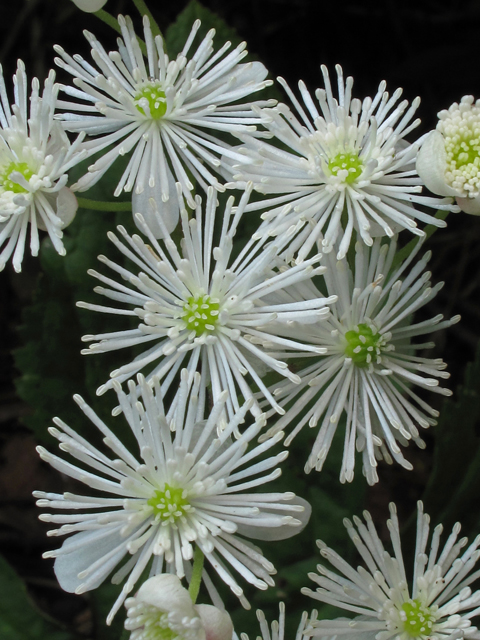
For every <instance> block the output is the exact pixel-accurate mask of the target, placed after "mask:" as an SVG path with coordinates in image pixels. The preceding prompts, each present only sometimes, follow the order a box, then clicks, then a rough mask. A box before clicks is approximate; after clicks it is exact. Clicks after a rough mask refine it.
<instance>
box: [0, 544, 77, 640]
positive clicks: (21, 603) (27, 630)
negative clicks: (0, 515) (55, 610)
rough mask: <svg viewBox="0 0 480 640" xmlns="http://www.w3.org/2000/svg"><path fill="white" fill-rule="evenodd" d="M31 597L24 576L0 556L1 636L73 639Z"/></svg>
mask: <svg viewBox="0 0 480 640" xmlns="http://www.w3.org/2000/svg"><path fill="white" fill-rule="evenodd" d="M75 637H76V636H74V635H72V634H70V633H67V632H66V631H64V630H62V629H61V628H60V627H59V626H57V625H55V624H54V623H53V622H52V621H51V620H47V619H46V618H45V617H44V616H43V615H42V613H41V612H40V611H39V610H38V609H37V608H36V606H35V605H34V603H33V602H32V601H31V599H30V597H29V595H28V593H27V589H26V588H25V585H24V584H23V582H22V580H21V579H20V578H19V576H18V575H17V574H16V573H15V571H14V570H13V569H12V567H11V566H10V565H9V564H8V563H7V562H6V560H5V559H4V558H2V557H1V556H0V638H2V640H37V639H38V640H47V639H48V640H73V639H74V638H75Z"/></svg>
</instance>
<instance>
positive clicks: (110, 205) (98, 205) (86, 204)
mask: <svg viewBox="0 0 480 640" xmlns="http://www.w3.org/2000/svg"><path fill="white" fill-rule="evenodd" d="M77 200H78V206H79V207H81V208H82V209H93V210H94V211H131V210H132V203H131V202H102V201H101V200H89V199H88V198H77Z"/></svg>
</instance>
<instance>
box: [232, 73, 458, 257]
mask: <svg viewBox="0 0 480 640" xmlns="http://www.w3.org/2000/svg"><path fill="white" fill-rule="evenodd" d="M336 71H337V75H338V99H337V98H335V97H334V93H333V91H332V87H331V84H330V78H329V75H328V70H327V68H326V67H325V66H322V73H323V78H324V84H325V89H317V91H316V93H315V95H316V98H317V100H318V104H319V107H320V110H319V109H318V107H317V105H316V104H315V103H314V100H313V98H312V96H311V95H310V93H309V91H308V90H307V88H306V86H305V84H304V83H303V82H300V83H299V89H300V93H301V96H302V100H303V103H304V104H303V105H302V104H301V103H300V102H299V101H298V100H297V98H296V97H295V95H294V93H293V92H292V91H291V89H290V88H289V87H288V85H287V84H286V82H285V80H283V78H278V80H279V82H280V83H281V84H282V86H283V87H284V89H285V90H286V92H287V94H288V97H289V98H290V100H291V102H292V104H293V105H294V109H295V111H296V113H295V112H294V111H292V110H290V108H289V107H288V106H287V105H284V104H280V105H278V106H277V107H275V108H266V109H263V110H262V111H261V115H262V116H263V119H264V124H265V127H266V128H267V129H268V130H269V131H270V132H271V133H272V134H273V135H274V136H275V138H276V139H277V140H278V141H279V142H281V143H282V148H281V149H280V148H278V147H276V146H274V145H272V144H270V143H267V142H265V141H263V140H260V139H258V140H256V139H253V138H252V139H249V140H247V139H245V146H244V148H243V149H240V150H239V152H243V154H244V160H243V163H237V164H235V163H231V164H232V165H233V169H232V170H233V171H234V173H235V172H236V173H235V175H234V182H232V183H231V184H230V185H227V186H235V187H240V186H242V185H243V184H244V183H245V181H246V180H251V181H253V182H254V184H255V189H256V190H257V191H259V192H260V193H262V194H266V195H268V196H271V197H270V198H267V199H262V200H261V201H259V202H258V203H254V204H251V205H250V206H249V210H252V211H253V210H258V209H262V210H263V209H266V211H265V212H264V213H263V214H262V218H263V219H264V223H263V224H262V226H261V227H260V229H259V231H258V235H259V236H261V235H262V234H263V235H265V234H267V235H275V236H276V235H279V234H281V233H288V234H290V235H293V240H292V243H291V246H290V254H291V255H292V256H293V255H296V254H297V252H298V257H297V259H298V260H301V259H303V258H304V257H305V256H307V255H308V254H309V252H310V250H311V249H312V247H313V246H314V245H315V243H316V241H317V240H318V238H319V237H320V235H321V234H323V237H322V250H323V251H325V252H327V251H330V250H331V249H332V247H333V245H334V243H335V242H336V240H337V239H338V246H337V251H338V255H337V257H338V259H341V258H343V257H344V256H345V255H346V253H347V250H348V247H349V246H350V243H351V238H352V232H353V231H354V230H356V232H357V234H358V235H359V236H360V238H361V239H362V240H363V242H365V243H366V244H367V245H371V244H372V238H373V237H375V236H384V235H387V236H390V237H391V236H393V235H394V233H396V232H397V231H400V230H401V229H409V230H410V231H411V232H412V233H415V234H417V235H423V231H421V230H420V229H418V228H417V222H416V221H417V220H418V221H420V222H428V223H430V224H434V225H436V226H439V227H444V226H445V222H444V221H442V220H439V219H437V218H434V217H433V216H432V215H430V214H427V213H424V212H423V211H422V210H420V209H418V208H416V207H415V205H421V206H424V205H425V206H428V207H432V208H434V209H441V210H452V209H455V207H452V205H451V204H449V203H450V202H451V200H449V199H442V200H439V199H436V198H431V197H430V198H429V197H425V196H422V195H421V191H422V181H421V179H420V178H419V177H418V175H417V173H416V171H415V160H416V156H417V150H418V144H416V143H414V144H410V143H408V142H407V141H406V139H405V138H406V136H407V135H408V134H409V133H410V132H411V131H412V130H413V129H415V127H417V126H418V124H419V122H420V121H419V120H418V119H417V120H413V117H414V114H415V112H416V110H417V108H418V106H419V104H420V99H419V98H416V99H415V100H414V101H413V103H412V104H411V105H410V106H409V104H408V101H407V100H403V101H402V102H400V103H398V100H399V98H400V96H401V94H402V90H401V89H397V90H396V91H395V92H394V93H393V95H392V96H390V94H389V93H388V92H387V91H386V83H385V82H381V83H380V85H379V87H378V91H377V93H376V95H375V96H374V98H373V99H372V98H365V99H364V100H363V101H361V100H359V99H358V98H353V96H352V86H353V78H351V77H348V78H347V79H346V80H344V77H343V71H342V68H341V67H340V66H339V65H337V67H336Z"/></svg>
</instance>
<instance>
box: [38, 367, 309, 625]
mask: <svg viewBox="0 0 480 640" xmlns="http://www.w3.org/2000/svg"><path fill="white" fill-rule="evenodd" d="M139 385H140V391H141V396H142V402H139V401H137V397H138V394H137V391H136V389H135V384H134V383H133V381H131V383H130V385H129V390H130V393H129V394H128V395H127V394H125V393H124V392H123V391H122V389H121V387H120V385H119V384H118V383H116V384H115V390H116V392H117V394H118V399H119V402H120V406H121V408H122V411H123V414H124V416H125V418H126V420H127V423H128V427H129V428H130V429H131V431H132V434H133V436H134V437H135V439H136V441H137V443H138V453H137V454H136V455H134V453H132V452H131V451H129V450H128V449H127V448H126V447H125V445H124V444H123V443H122V442H121V441H120V439H119V438H118V437H117V436H116V435H115V433H114V432H113V431H112V430H111V429H110V428H109V427H108V426H107V425H106V424H105V423H104V422H103V421H102V420H101V419H100V418H99V417H98V416H97V415H96V414H95V413H94V412H93V410H92V409H91V408H90V407H89V406H88V405H87V404H86V403H85V401H84V400H83V399H82V398H81V397H80V396H75V397H74V399H75V401H76V402H77V404H78V405H79V406H80V408H81V409H82V411H83V412H84V413H85V415H86V416H87V417H88V418H89V419H90V420H91V421H92V422H93V424H94V425H95V426H96V427H97V429H98V430H99V431H100V432H101V433H102V435H103V436H104V443H105V445H106V447H107V448H108V450H109V451H110V453H109V455H108V454H105V453H103V451H100V450H99V449H97V448H96V447H94V446H93V445H92V444H91V443H90V442H88V441H87V440H86V439H85V438H83V437H81V436H80V435H78V434H77V433H76V432H75V431H73V430H72V429H71V428H70V427H69V426H68V425H66V424H65V423H64V422H63V421H62V420H60V419H59V418H55V419H54V423H55V425H56V427H55V428H50V429H49V431H50V433H51V435H53V436H54V437H55V438H57V439H58V440H59V442H60V448H61V449H62V451H64V452H67V453H69V454H70V455H71V456H73V458H75V459H76V461H78V463H79V466H77V464H75V463H74V464H72V463H70V462H66V461H64V460H63V459H62V458H59V457H58V456H56V455H54V454H52V453H49V452H48V451H46V450H45V449H44V448H43V447H38V448H37V450H38V452H39V454H40V456H41V458H42V460H45V461H46V462H48V463H49V464H51V465H52V467H54V468H55V469H56V470H57V471H59V472H61V473H63V474H65V475H67V476H69V477H71V478H73V479H75V480H77V481H79V482H81V483H83V484H85V485H87V486H88V487H90V488H91V489H95V490H96V491H97V492H99V494H100V495H99V494H98V493H97V494H96V495H95V496H89V495H74V494H72V493H65V494H56V493H45V492H42V491H37V492H35V494H34V495H35V497H36V498H38V502H37V504H38V505H39V506H41V507H47V508H50V509H54V510H56V509H60V510H67V511H73V513H68V514H66V515H64V514H43V515H42V516H40V518H41V520H43V521H45V522H52V523H55V524H59V525H60V527H59V528H58V529H53V530H52V531H50V532H49V535H50V536H55V537H56V536H62V535H66V534H70V533H73V534H74V535H72V536H71V537H69V538H68V539H67V540H65V542H64V543H63V545H62V547H61V548H60V549H57V550H54V551H48V552H46V553H45V554H44V557H47V558H56V560H55V573H56V576H57V578H58V581H59V583H60V586H61V587H62V588H63V589H64V590H66V591H69V592H75V593H77V594H79V593H85V592H86V591H90V590H92V589H95V588H96V587H98V586H99V585H100V584H101V583H102V582H104V580H105V579H106V578H107V577H108V576H109V575H110V574H111V573H112V571H113V570H114V569H115V568H116V567H118V565H119V564H120V563H121V562H122V560H124V558H125V557H127V558H128V559H127V560H126V562H124V563H123V564H122V566H120V568H117V570H116V572H115V573H114V575H113V577H112V582H113V583H120V582H122V581H123V580H124V579H125V578H127V580H126V582H125V584H124V587H123V589H122V591H121V593H120V595H119V597H118V599H117V601H116V602H115V604H114V606H113V608H112V610H111V612H110V614H109V616H108V618H107V623H110V622H111V620H112V618H113V616H114V614H115V613H116V612H117V611H118V609H119V608H120V607H121V605H122V603H123V602H124V600H125V598H126V597H127V595H128V594H129V593H130V592H131V591H132V590H133V588H134V586H135V584H136V582H137V581H138V579H139V578H140V576H141V575H142V573H143V571H144V570H145V569H146V568H147V567H148V566H150V576H153V575H158V574H160V573H164V572H166V573H172V574H176V575H177V576H178V577H179V578H183V577H184V576H185V575H187V576H189V575H190V573H191V560H192V558H193V553H194V545H197V546H198V547H199V548H200V550H201V551H202V552H203V554H204V556H205V559H206V561H207V562H208V564H209V565H210V568H211V569H212V570H213V571H214V572H216V573H217V574H218V576H219V577H220V578H221V579H222V580H223V581H224V582H225V583H226V584H227V585H228V586H229V587H230V589H231V590H232V591H233V593H234V594H235V595H236V596H237V597H238V598H239V599H240V601H241V603H242V604H243V606H245V607H249V604H248V601H247V600H246V599H245V597H244V595H243V590H242V588H241V587H240V585H239V584H238V582H237V578H236V577H235V575H234V574H232V572H231V571H230V568H231V569H233V571H234V572H235V573H237V574H239V575H240V576H241V577H242V578H243V579H245V580H246V581H247V582H249V583H251V584H253V585H254V586H256V587H257V588H259V589H266V588H267V587H268V586H269V585H270V586H271V585H273V584H274V581H273V579H272V577H271V576H272V575H273V574H274V573H275V568H274V566H273V565H272V563H271V562H269V561H268V560H267V559H266V558H265V557H264V556H263V554H262V552H261V551H260V550H259V549H258V548H257V547H256V546H254V545H253V544H252V543H251V542H250V541H249V540H248V538H253V539H262V540H282V539H285V538H289V537H291V536H293V535H295V534H296V533H298V532H299V531H301V529H302V527H303V526H305V524H306V523H307V522H308V518H309V516H310V506H309V505H308V503H306V502H305V501H304V500H301V499H300V498H296V497H295V494H293V493H291V492H285V493H263V492H250V491H251V490H252V489H254V488H256V487H260V486H261V485H263V484H264V483H266V482H268V481H270V480H273V479H275V478H278V477H279V476H280V475H281V471H280V469H279V468H278V464H279V463H280V462H282V461H283V460H285V458H286V457H287V452H285V451H282V452H280V453H279V454H276V455H271V456H269V457H262V458H261V459H259V456H260V455H261V454H264V453H265V452H267V451H269V450H270V449H271V448H272V447H273V446H275V444H277V443H278V442H279V441H280V440H281V438H282V435H283V434H281V435H279V436H276V437H274V438H272V439H269V440H268V441H267V442H265V443H264V444H261V445H256V446H253V447H252V448H250V449H249V450H248V451H247V449H248V446H249V444H250V443H251V442H252V440H253V439H254V438H256V436H258V433H259V432H260V429H261V427H262V424H263V421H262V420H257V421H255V423H253V424H251V425H250V426H248V427H247V428H246V429H245V430H244V433H243V434H242V435H240V434H238V439H234V438H232V434H233V433H234V432H237V431H238V427H239V425H240V424H241V423H243V422H244V419H245V414H246V413H247V411H248V408H249V403H247V404H245V405H244V406H243V407H241V408H240V409H239V410H238V411H237V413H236V414H235V416H234V418H233V419H232V420H231V421H230V422H229V423H228V424H227V425H226V426H225V428H224V429H223V430H222V431H221V433H219V434H218V435H217V430H218V418H219V416H220V414H221V413H222V411H223V408H224V404H225V402H226V398H227V395H228V394H227V392H225V393H223V394H222V395H221V397H220V399H219V400H218V401H217V402H216V403H215V404H214V405H213V408H212V410H211V411H210V412H208V413H207V414H206V413H205V404H206V398H205V395H203V394H202V389H203V386H202V384H201V381H200V375H199V374H197V375H196V376H195V379H194V382H193V386H192V388H191V391H190V393H189V381H188V374H187V372H186V371H185V372H184V373H183V375H182V381H181V384H180V388H179V390H178V392H177V394H176V396H175V398H174V400H173V401H172V403H171V405H170V408H169V410H168V411H167V412H166V413H165V410H164V407H163V402H162V393H161V391H160V388H159V385H158V381H154V390H152V388H151V387H150V386H149V385H148V384H146V382H145V379H144V378H143V377H141V376H140V377H139ZM204 418H205V420H204ZM227 565H230V568H228V567H227ZM203 580H204V582H205V584H206V585H207V588H209V590H210V591H212V590H213V594H214V595H213V596H212V599H213V601H214V602H216V600H215V598H216V597H217V596H215V594H216V591H215V589H214V588H213V587H212V586H211V585H212V582H211V580H210V578H209V577H208V575H207V576H205V573H204V575H203Z"/></svg>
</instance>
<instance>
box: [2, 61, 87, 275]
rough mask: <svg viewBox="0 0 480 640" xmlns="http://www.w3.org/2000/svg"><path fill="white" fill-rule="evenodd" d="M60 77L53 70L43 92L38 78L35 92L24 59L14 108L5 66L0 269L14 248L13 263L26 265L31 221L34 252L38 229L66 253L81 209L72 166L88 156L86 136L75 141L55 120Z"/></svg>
mask: <svg viewBox="0 0 480 640" xmlns="http://www.w3.org/2000/svg"><path fill="white" fill-rule="evenodd" d="M54 80H55V74H54V72H53V71H50V73H49V75H48V78H47V80H46V82H45V86H44V89H43V92H42V95H41V96H40V84H39V82H38V80H37V79H36V78H34V79H33V81H32V93H31V95H30V98H29V97H28V86H27V76H26V74H25V66H24V64H23V62H22V61H21V60H19V61H18V67H17V72H16V73H15V75H14V76H13V83H14V89H15V104H13V105H12V107H11V108H10V106H9V104H8V102H7V90H6V87H5V82H4V79H3V72H2V68H1V66H0V96H1V103H0V247H2V246H3V250H2V251H1V253H0V271H1V270H2V269H3V268H4V267H5V264H6V262H7V260H8V259H9V258H10V256H11V255H12V253H13V259H12V263H13V268H14V269H15V271H17V272H19V271H21V270H22V260H23V255H24V251H25V242H26V236H27V229H28V226H29V225H30V251H31V253H32V255H33V256H36V255H38V250H39V246H40V241H39V237H38V229H42V230H43V231H47V232H48V234H49V236H50V239H51V241H52V243H53V246H54V247H55V249H56V251H57V252H58V253H59V254H60V255H65V249H64V246H63V243H62V240H61V238H62V235H63V234H62V229H63V228H64V227H66V226H67V225H68V224H70V222H71V221H72V220H73V218H74V217H75V213H76V211H77V200H76V198H75V196H74V195H73V193H72V191H71V190H70V189H68V187H66V184H67V179H68V176H67V171H68V170H69V169H70V168H71V167H72V166H73V165H74V164H76V163H77V162H79V160H81V158H82V154H79V153H78V147H79V145H80V142H81V139H82V136H79V137H78V138H77V141H76V142H75V143H74V144H73V145H71V144H70V142H69V140H68V138H67V136H66V135H65V132H64V131H63V129H62V127H61V125H60V123H58V122H54V120H53V115H54V111H55V103H56V99H57V94H58V85H55V84H54ZM29 101H30V109H29V108H28V102H29Z"/></svg>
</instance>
